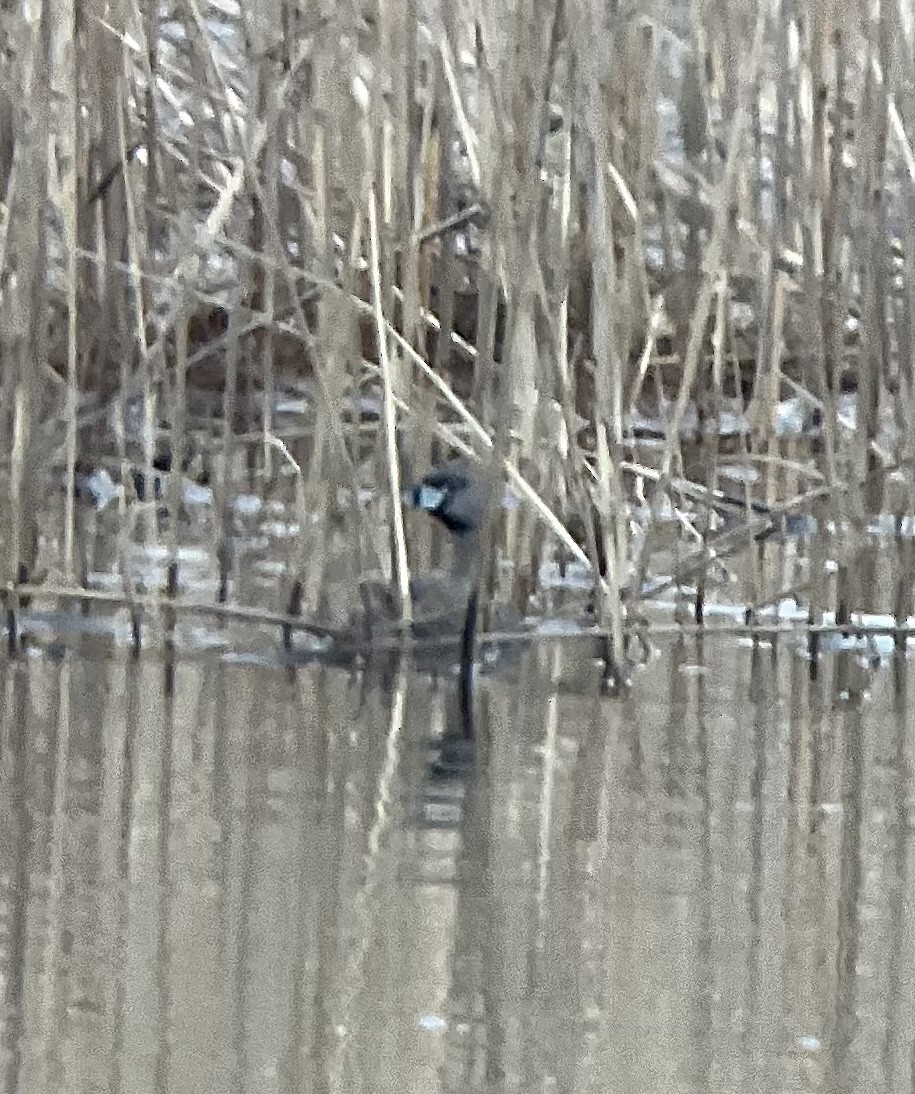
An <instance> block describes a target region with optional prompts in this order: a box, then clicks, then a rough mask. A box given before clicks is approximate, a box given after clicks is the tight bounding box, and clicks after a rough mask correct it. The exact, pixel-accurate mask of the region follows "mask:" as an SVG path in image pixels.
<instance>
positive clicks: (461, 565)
mask: <svg viewBox="0 0 915 1094" xmlns="http://www.w3.org/2000/svg"><path fill="white" fill-rule="evenodd" d="M451 542H452V551H453V554H452V560H451V572H452V574H453V576H454V577H455V578H457V579H458V580H459V581H463V582H466V583H467V584H468V585H470V584H472V583H473V582H474V581H475V580H476V577H477V574H478V570H479V561H480V533H479V531H478V530H474V531H471V532H461V533H460V534H459V535H455V536H452V540H451Z"/></svg>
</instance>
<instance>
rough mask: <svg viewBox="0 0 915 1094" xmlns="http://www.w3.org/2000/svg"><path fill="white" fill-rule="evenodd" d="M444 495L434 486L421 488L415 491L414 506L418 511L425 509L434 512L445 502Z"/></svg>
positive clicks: (443, 492)
mask: <svg viewBox="0 0 915 1094" xmlns="http://www.w3.org/2000/svg"><path fill="white" fill-rule="evenodd" d="M445 497H446V493H445V491H444V490H439V489H438V488H436V487H434V486H421V487H420V488H419V489H418V490H417V491H416V506H417V508H418V509H427V510H429V511H430V512H434V511H435V510H436V509H440V508H441V507H442V505H443V503H444V501H445Z"/></svg>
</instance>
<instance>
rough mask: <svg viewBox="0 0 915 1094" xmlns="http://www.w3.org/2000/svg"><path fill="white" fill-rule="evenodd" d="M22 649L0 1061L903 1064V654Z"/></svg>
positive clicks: (2, 819)
mask: <svg viewBox="0 0 915 1094" xmlns="http://www.w3.org/2000/svg"><path fill="white" fill-rule="evenodd" d="M569 656H571V653H570V651H561V650H559V649H555V648H554V649H541V650H535V651H530V652H528V653H527V654H525V655H524V657H523V658H522V660H521V662H520V663H519V664H517V665H515V666H513V667H512V668H511V669H509V670H507V672H506V674H505V675H502V676H498V675H492V676H490V677H488V678H486V679H484V680H482V681H481V683H480V687H479V690H478V695H477V718H478V726H477V728H478V734H479V735H478V739H477V741H476V743H475V745H474V746H473V747H472V748H468V747H467V746H466V745H465V744H464V743H463V742H461V741H460V740H454V741H451V740H448V739H446V741H445V744H444V745H442V743H441V741H442V736H443V735H444V736H445V737H446V738H448V737H449V735H450V734H453V733H457V732H459V725H458V722H457V718H456V710H457V705H456V701H455V697H454V694H453V685H452V684H451V683H450V682H449V681H439V682H437V683H433V682H430V680H429V679H428V678H424V677H418V676H411V675H410V674H409V673H406V672H405V673H404V674H403V675H402V676H401V677H400V678H399V679H397V680H395V681H394V687H393V688H392V689H391V690H383V689H381V688H379V687H374V686H372V685H371V683H366V684H365V685H364V686H360V682H359V680H358V679H356V678H354V677H350V676H347V675H346V674H344V673H341V672H338V671H333V670H329V669H322V668H321V667H320V666H311V667H308V668H304V669H301V670H299V671H298V672H297V673H296V674H290V673H287V672H286V671H284V670H282V669H278V668H267V667H254V666H243V665H230V664H226V663H225V662H224V661H219V660H217V659H216V658H215V657H214V658H213V659H212V660H210V659H196V660H188V661H187V662H180V663H179V664H178V666H177V669H176V674H175V687H174V696H173V698H172V699H167V698H165V697H164V689H163V682H164V672H163V666H162V662H161V661H158V660H157V659H156V658H155V657H154V656H152V655H150V656H149V657H145V656H144V657H143V658H141V659H140V660H139V661H132V660H129V659H127V658H126V657H125V658H120V657H114V658H112V657H110V656H107V657H104V658H99V659H89V658H81V657H77V656H74V655H67V656H66V657H65V658H63V659H58V660H54V659H52V658H51V657H49V656H48V655H46V654H37V653H36V654H30V655H28V656H25V657H24V658H22V659H20V660H17V661H8V660H7V661H2V662H0V694H2V727H0V728H2V737H0V749H2V752H0V772H2V776H0V777H2V782H0V790H2V793H0V810H2V816H0V886H2V891H0V901H2V903H0V916H2V919H0V974H2V984H3V1001H4V1002H3V1012H2V1061H0V1062H2V1072H0V1074H2V1077H3V1078H2V1089H3V1091H9V1092H13V1091H23V1092H27V1094H54V1092H58V1091H60V1092H66V1094H83V1092H88V1091H112V1092H115V1094H117V1092H121V1091H124V1092H130V1094H141V1092H145V1091H172V1092H175V1094H185V1092H191V1091H194V1092H197V1091H199V1092H211V1091H212V1092H224V1091H236V1092H239V1094H247V1092H258V1094H260V1092H272V1091H277V1092H284V1094H285V1092H289V1094H292V1092H296V1094H299V1092H309V1094H310V1092H322V1091H328V1092H330V1091H333V1092H340V1094H343V1092H345V1094H352V1092H362V1091H365V1092H382V1091H383V1092H387V1091H390V1092H392V1094H393V1092H397V1094H412V1092H423V1094H427V1092H436V1091H447V1092H455V1094H457V1092H460V1094H464V1092H471V1091H486V1092H490V1091H492V1092H495V1091H519V1092H524V1094H528V1092H533V1091H538V1092H539V1091H559V1092H563V1091H570V1092H571V1091H576V1092H578V1091H593V1092H595V1094H596V1092H601V1094H607V1092H615V1091H620V1092H626V1094H631V1092H637V1091H646V1092H649V1091H651V1092H655V1091H690V1092H692V1091H696V1092H700V1091H701V1092H706V1091H722V1092H728V1094H743V1092H750V1091H754V1092H755V1091H760V1090H762V1091H830V1092H832V1091H861V1092H868V1094H870V1092H873V1091H909V1090H911V1089H912V1084H913V1031H915V1020H913V1012H915V972H913V970H915V963H913V953H915V912H913V897H912V894H913V877H912V874H913V866H915V862H913V850H912V846H913V842H912V832H913V818H915V808H913V804H915V795H913V750H915V742H913V716H912V711H913V709H915V706H913V704H912V702H910V698H911V693H912V691H913V688H915V681H913V679H912V672H911V666H910V665H909V663H908V662H906V661H904V660H902V661H900V662H899V663H898V664H894V663H892V661H891V662H890V663H889V664H886V665H884V667H882V668H879V669H876V670H872V671H870V672H863V674H862V671H860V670H861V666H860V663H858V662H852V661H849V662H848V663H847V664H843V662H842V661H840V660H839V659H838V658H841V657H843V656H849V657H852V656H853V655H852V654H848V655H845V654H841V653H840V654H837V655H833V659H832V660H827V661H824V663H823V665H822V667H821V671H820V673H819V675H818V678H817V679H816V680H814V681H811V680H810V678H809V672H808V668H809V666H808V664H807V662H805V661H804V660H803V659H802V658H801V657H800V656H799V655H798V654H797V653H796V652H794V651H792V650H791V649H790V648H788V647H779V648H778V650H773V649H772V648H771V647H764V648H761V649H757V650H755V651H754V650H753V649H752V648H751V647H749V646H743V645H740V644H738V643H736V642H733V641H727V640H724V639H715V640H707V641H706V642H705V645H704V648H703V647H702V646H700V645H697V644H696V643H695V642H692V641H690V642H684V643H676V642H672V643H670V644H668V645H667V646H666V647H664V648H663V649H662V650H661V651H660V653H659V655H658V656H657V657H656V658H655V660H654V661H653V662H652V663H651V664H650V665H649V666H648V667H647V668H646V669H645V670H644V671H643V672H642V673H641V674H640V675H639V676H638V677H637V678H636V681H635V684H634V686H633V689H632V691H631V692H630V693H629V694H628V695H627V696H626V697H624V698H621V699H620V698H609V697H605V696H588V695H582V694H581V693H574V692H573V693H571V694H566V693H563V691H562V690H557V689H556V688H555V687H554V686H553V685H552V684H551V680H553V679H562V678H563V677H564V676H565V675H566V673H565V670H564V668H563V666H562V665H561V664H560V663H559V659H560V658H563V657H566V658H567V657H569Z"/></svg>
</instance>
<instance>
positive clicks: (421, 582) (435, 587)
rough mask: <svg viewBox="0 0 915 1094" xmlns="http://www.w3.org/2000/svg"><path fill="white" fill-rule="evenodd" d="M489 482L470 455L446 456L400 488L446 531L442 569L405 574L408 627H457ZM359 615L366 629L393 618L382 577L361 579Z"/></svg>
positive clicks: (473, 577)
mask: <svg viewBox="0 0 915 1094" xmlns="http://www.w3.org/2000/svg"><path fill="white" fill-rule="evenodd" d="M494 485H495V484H494V482H493V481H492V479H491V477H490V476H489V475H488V473H487V471H486V469H485V468H483V467H480V466H479V465H477V464H474V463H472V462H471V461H470V460H467V459H464V458H459V459H454V460H450V461H449V462H448V463H446V464H442V465H441V466H440V467H436V468H434V469H433V470H432V471H430V472H429V473H428V474H427V475H425V476H424V477H423V478H422V479H421V480H420V481H419V482H417V483H415V484H414V485H413V486H410V487H408V488H407V489H406V490H404V491H403V495H402V500H403V502H404V504H405V505H408V506H410V507H411V508H413V509H422V510H424V511H425V512H427V513H428V514H429V515H430V516H432V517H434V518H435V519H436V520H438V521H439V522H440V523H441V524H442V525H444V527H445V528H446V529H447V530H448V531H449V532H450V540H451V549H452V558H451V568H450V569H449V570H447V571H437V570H434V571H432V572H430V573H428V574H418V575H415V576H413V577H411V579H410V596H411V599H412V607H413V632H414V634H416V635H417V636H421V637H426V638H434V637H438V636H447V635H450V634H458V633H460V630H461V628H462V627H463V624H464V619H465V617H466V613H467V605H468V601H469V598H470V594H471V593H472V592H473V588H474V585H475V583H476V581H477V578H478V576H479V574H478V565H479V559H480V534H481V530H482V524H483V518H484V516H485V514H486V507H487V505H488V504H489V498H490V496H491V493H492V490H493V488H494ZM361 593H362V602H363V609H364V621H365V623H366V629H367V630H368V631H369V633H377V632H378V631H379V630H387V629H390V627H391V624H392V622H393V621H394V620H396V618H397V606H396V597H395V593H394V590H393V589H392V588H391V586H390V585H387V584H384V583H383V582H376V581H368V582H363V584H362V587H361Z"/></svg>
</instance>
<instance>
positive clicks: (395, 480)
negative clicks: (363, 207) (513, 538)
mask: <svg viewBox="0 0 915 1094" xmlns="http://www.w3.org/2000/svg"><path fill="white" fill-rule="evenodd" d="M369 239H370V243H371V259H372V261H371V266H372V297H373V300H374V307H375V324H376V330H377V336H378V356H379V360H380V362H381V376H382V381H383V384H384V434H385V456H386V458H387V471H388V490H389V493H390V499H391V520H392V522H393V529H394V562H395V578H396V581H397V594H398V597H399V600H400V618H401V619H402V620H403V622H404V623H409V621H410V619H411V616H412V604H411V602H410V570H409V565H408V562H407V540H406V535H405V533H404V519H403V504H402V502H401V497H400V464H399V462H398V457H397V407H396V406H395V403H394V381H393V377H392V375H391V361H390V357H389V355H388V345H387V342H388V336H387V327H386V324H385V321H384V311H383V308H382V303H381V267H380V262H379V254H378V207H377V196H376V193H375V185H374V183H373V184H372V187H371V191H370V194H369Z"/></svg>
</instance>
